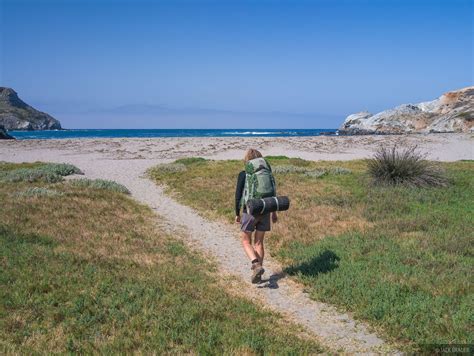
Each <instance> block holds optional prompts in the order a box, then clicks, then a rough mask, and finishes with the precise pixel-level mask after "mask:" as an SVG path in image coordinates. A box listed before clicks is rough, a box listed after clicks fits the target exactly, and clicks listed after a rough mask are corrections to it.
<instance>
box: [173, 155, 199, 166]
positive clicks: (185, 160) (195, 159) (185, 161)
mask: <svg viewBox="0 0 474 356" xmlns="http://www.w3.org/2000/svg"><path fill="white" fill-rule="evenodd" d="M206 161H207V159H205V158H202V157H186V158H180V159H177V160H176V161H174V163H177V164H184V165H185V166H187V165H190V164H195V163H203V162H206Z"/></svg>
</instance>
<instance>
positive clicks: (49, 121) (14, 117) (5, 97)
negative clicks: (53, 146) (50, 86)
mask: <svg viewBox="0 0 474 356" xmlns="http://www.w3.org/2000/svg"><path fill="white" fill-rule="evenodd" d="M0 125H3V126H4V127H5V129H7V130H28V131H32V130H60V129H61V123H60V122H59V121H58V120H56V119H55V118H53V117H52V116H50V115H48V114H46V113H44V112H41V111H38V110H36V109H34V108H32V107H31V106H29V105H28V104H26V103H25V102H24V101H23V100H21V99H20V98H19V97H18V94H17V93H16V92H15V91H14V90H13V89H11V88H6V87H0Z"/></svg>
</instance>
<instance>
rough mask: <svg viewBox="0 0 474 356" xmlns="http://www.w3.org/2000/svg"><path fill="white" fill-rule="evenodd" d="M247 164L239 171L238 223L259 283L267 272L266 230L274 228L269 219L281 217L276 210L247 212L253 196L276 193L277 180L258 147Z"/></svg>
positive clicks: (247, 154)
mask: <svg viewBox="0 0 474 356" xmlns="http://www.w3.org/2000/svg"><path fill="white" fill-rule="evenodd" d="M244 165H245V170H243V171H241V172H240V173H239V175H238V178H237V186H236V189H235V223H236V224H240V230H241V232H240V237H241V241H242V246H243V248H244V251H245V253H246V254H247V256H248V258H249V259H250V262H251V271H252V275H251V281H252V283H260V282H261V280H262V275H263V273H264V272H265V270H264V268H263V259H264V257H265V248H264V243H263V240H264V237H265V232H267V231H270V230H271V222H270V220H271V221H272V222H273V223H276V222H277V220H278V216H277V213H276V212H273V213H266V214H258V213H254V214H253V215H251V214H249V213H248V212H247V207H246V204H247V202H248V201H249V200H250V199H256V198H266V197H271V196H276V188H275V179H274V177H273V174H272V169H271V167H270V164H269V163H268V162H267V160H266V159H265V158H263V156H262V154H261V153H260V152H259V151H258V150H256V149H248V150H247V151H246V152H245V156H244ZM241 211H242V216H241V214H240V212H241ZM252 234H254V241H253V245H252Z"/></svg>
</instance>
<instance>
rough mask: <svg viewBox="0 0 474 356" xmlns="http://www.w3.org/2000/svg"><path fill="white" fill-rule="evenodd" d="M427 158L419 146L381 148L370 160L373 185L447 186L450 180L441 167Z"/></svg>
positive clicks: (369, 165) (369, 169)
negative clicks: (419, 149)
mask: <svg viewBox="0 0 474 356" xmlns="http://www.w3.org/2000/svg"><path fill="white" fill-rule="evenodd" d="M425 158H426V157H425V155H424V154H422V153H421V152H420V151H418V149H417V146H409V147H406V148H399V147H398V146H396V145H395V146H393V147H385V146H381V147H380V148H379V149H378V150H377V151H376V153H375V155H374V157H373V158H372V159H370V160H369V162H368V172H369V174H370V176H371V177H372V181H373V183H374V184H379V185H405V186H412V187H437V186H441V187H444V186H447V185H448V180H447V178H446V176H445V174H444V171H443V170H442V169H441V167H439V166H438V165H436V164H435V163H434V162H431V161H428V160H426V159H425Z"/></svg>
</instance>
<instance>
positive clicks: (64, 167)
mask: <svg viewBox="0 0 474 356" xmlns="http://www.w3.org/2000/svg"><path fill="white" fill-rule="evenodd" d="M40 169H42V170H44V171H49V172H52V173H56V174H58V175H60V176H69V175H71V174H84V173H82V171H81V170H80V169H79V168H77V167H76V166H74V165H72V164H69V163H48V164H45V165H44V166H41V167H40Z"/></svg>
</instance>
